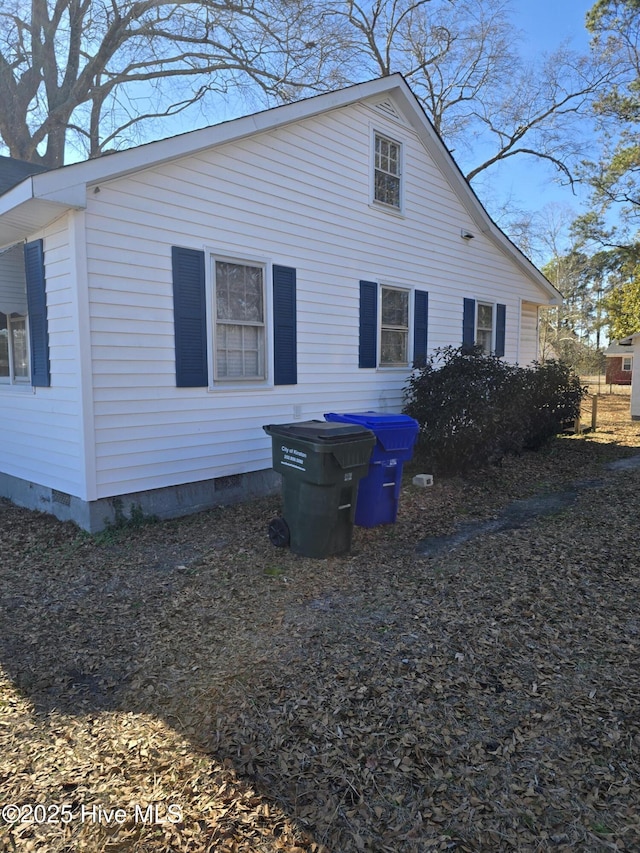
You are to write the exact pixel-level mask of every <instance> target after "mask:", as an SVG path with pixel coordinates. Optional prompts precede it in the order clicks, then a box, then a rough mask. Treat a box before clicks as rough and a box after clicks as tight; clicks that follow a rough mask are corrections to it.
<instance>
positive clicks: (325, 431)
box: [262, 421, 373, 443]
mask: <svg viewBox="0 0 640 853" xmlns="http://www.w3.org/2000/svg"><path fill="white" fill-rule="evenodd" d="M262 429H263V430H264V431H265V432H266V433H267V434H268V435H281V436H283V437H288V438H297V439H302V440H303V441H312V442H318V443H319V442H330V443H335V442H337V441H354V440H356V439H363V438H368V437H370V436H372V435H373V433H372V432H371V430H369V429H366V428H364V427H361V426H358V425H357V424H342V423H330V422H329V421H300V422H299V423H293V424H266V425H265V426H263V427H262Z"/></svg>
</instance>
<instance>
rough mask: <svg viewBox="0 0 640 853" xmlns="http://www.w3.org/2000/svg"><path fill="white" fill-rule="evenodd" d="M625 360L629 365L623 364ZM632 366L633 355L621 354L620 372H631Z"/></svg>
mask: <svg viewBox="0 0 640 853" xmlns="http://www.w3.org/2000/svg"><path fill="white" fill-rule="evenodd" d="M625 362H628V364H629V367H625V366H624V364H625ZM632 367H633V356H631V355H623V356H622V372H623V373H631V369H632Z"/></svg>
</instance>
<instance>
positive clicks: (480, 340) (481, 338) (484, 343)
mask: <svg viewBox="0 0 640 853" xmlns="http://www.w3.org/2000/svg"><path fill="white" fill-rule="evenodd" d="M476 344H477V345H478V346H479V347H482V351H483V353H484V354H485V355H490V354H491V332H488V331H482V330H480V329H479V330H478V335H477V338H476Z"/></svg>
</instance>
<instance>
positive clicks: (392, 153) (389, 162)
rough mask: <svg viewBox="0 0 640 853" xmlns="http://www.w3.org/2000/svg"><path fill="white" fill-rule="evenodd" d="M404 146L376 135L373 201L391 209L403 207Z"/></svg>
mask: <svg viewBox="0 0 640 853" xmlns="http://www.w3.org/2000/svg"><path fill="white" fill-rule="evenodd" d="M401 168H402V146H401V145H400V143H399V142H395V141H394V140H393V139H389V138H388V137H386V136H382V135H381V134H379V133H376V134H375V135H374V169H373V200H374V202H376V203H377V204H384V205H387V206H388V207H390V208H395V209H396V210H400V209H401V206H402V192H401V190H402V187H401V177H402V172H401Z"/></svg>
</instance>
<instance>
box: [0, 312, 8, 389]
mask: <svg viewBox="0 0 640 853" xmlns="http://www.w3.org/2000/svg"><path fill="white" fill-rule="evenodd" d="M8 378H9V329H8V326H7V315H6V314H0V379H8Z"/></svg>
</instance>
